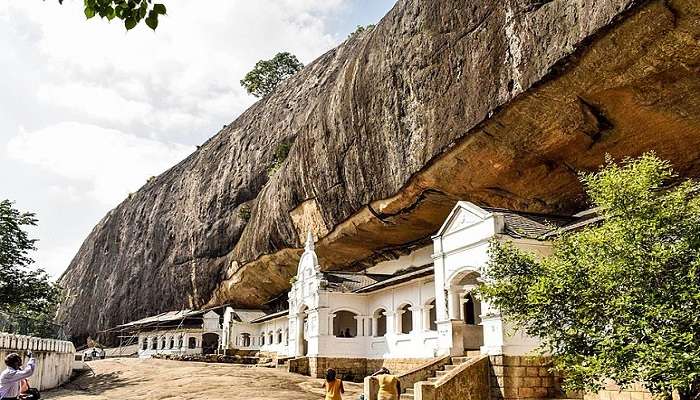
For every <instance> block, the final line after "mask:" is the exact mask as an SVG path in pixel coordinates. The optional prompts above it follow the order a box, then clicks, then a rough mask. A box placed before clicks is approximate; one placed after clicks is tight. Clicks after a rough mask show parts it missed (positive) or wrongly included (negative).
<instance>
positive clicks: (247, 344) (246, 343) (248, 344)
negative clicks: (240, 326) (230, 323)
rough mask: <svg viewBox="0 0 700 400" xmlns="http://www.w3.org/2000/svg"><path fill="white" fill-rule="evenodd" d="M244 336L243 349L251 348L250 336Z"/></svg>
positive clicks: (245, 334) (246, 334)
mask: <svg viewBox="0 0 700 400" xmlns="http://www.w3.org/2000/svg"><path fill="white" fill-rule="evenodd" d="M242 336H243V347H250V334H248V333H244V334H243V335H242Z"/></svg>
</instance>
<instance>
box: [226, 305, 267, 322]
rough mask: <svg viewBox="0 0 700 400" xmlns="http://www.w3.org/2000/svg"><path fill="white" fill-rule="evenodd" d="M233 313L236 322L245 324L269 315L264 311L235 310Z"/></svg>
mask: <svg viewBox="0 0 700 400" xmlns="http://www.w3.org/2000/svg"><path fill="white" fill-rule="evenodd" d="M233 313H234V314H235V316H236V320H237V321H238V322H244V323H249V322H252V321H254V320H256V319H258V318H262V317H264V316H266V315H268V313H266V312H265V311H263V310H242V309H238V308H234V309H233Z"/></svg>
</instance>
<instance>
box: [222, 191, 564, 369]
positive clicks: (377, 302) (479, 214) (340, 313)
mask: <svg viewBox="0 0 700 400" xmlns="http://www.w3.org/2000/svg"><path fill="white" fill-rule="evenodd" d="M570 222H572V218H569V217H560V216H550V215H542V214H532V213H524V212H515V211H509V210H499V209H489V208H481V207H478V206H476V205H474V204H471V203H468V202H459V203H458V204H457V205H456V206H455V207H454V209H453V210H452V212H451V213H450V214H449V216H448V217H447V219H446V221H445V222H444V224H443V225H442V227H441V228H440V229H439V230H438V231H437V232H436V234H435V235H434V236H433V237H432V245H430V244H428V245H425V246H424V247H419V248H417V249H415V250H413V251H412V252H411V253H410V254H408V255H406V256H403V257H400V258H399V259H398V260H393V261H385V262H381V263H378V264H376V265H375V266H373V267H372V268H369V269H367V270H365V271H363V272H360V273H348V272H329V271H324V270H323V266H322V265H321V264H320V263H319V260H318V258H317V256H316V253H315V249H314V242H313V239H312V237H311V234H309V236H308V238H307V241H306V246H305V250H304V253H303V255H302V256H301V259H300V261H299V266H298V271H297V275H296V279H295V281H294V283H293V285H292V288H291V290H290V291H289V293H288V296H287V299H288V307H284V306H283V305H284V304H283V302H278V303H277V305H276V307H274V309H273V310H238V309H234V308H231V307H228V308H226V311H225V313H224V324H223V325H224V327H223V334H222V338H223V340H222V349H226V350H232V349H237V350H259V351H263V352H272V353H276V354H277V355H278V356H279V357H284V356H287V357H301V356H308V357H310V358H333V359H340V358H351V359H368V360H371V359H421V358H432V357H437V356H441V355H463V354H464V353H465V351H469V350H471V351H476V350H478V351H480V352H481V354H488V355H522V354H527V353H528V352H530V351H531V350H532V349H533V348H534V347H536V346H537V344H538V342H537V339H535V338H531V337H528V336H526V335H524V334H522V333H520V332H512V331H511V329H510V327H509V326H508V325H507V324H505V323H504V322H503V321H502V319H501V316H500V314H499V312H498V310H496V309H492V308H491V307H489V305H488V304H486V303H481V302H479V301H478V299H476V298H475V297H474V296H473V295H472V291H473V290H474V289H475V288H476V287H477V285H478V284H479V279H480V277H481V275H482V273H483V270H484V268H485V267H486V265H487V262H488V248H489V244H490V242H491V241H492V240H498V241H510V242H512V243H513V244H514V245H515V246H517V247H519V248H522V249H526V250H528V251H532V252H534V253H536V254H540V255H546V254H548V253H549V252H550V248H551V244H550V242H548V241H547V240H544V237H545V235H546V234H548V233H551V232H553V231H555V230H556V229H558V228H559V227H561V226H563V225H565V224H567V223H570Z"/></svg>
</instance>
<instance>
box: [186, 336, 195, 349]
mask: <svg viewBox="0 0 700 400" xmlns="http://www.w3.org/2000/svg"><path fill="white" fill-rule="evenodd" d="M187 347H188V348H190V349H196V348H197V338H193V337H191V338H189V339H187Z"/></svg>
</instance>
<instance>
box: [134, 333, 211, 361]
mask: <svg viewBox="0 0 700 400" xmlns="http://www.w3.org/2000/svg"><path fill="white" fill-rule="evenodd" d="M202 334H203V332H202V330H201V329H199V330H192V329H187V330H162V331H152V332H142V333H140V334H139V337H138V345H139V347H138V349H139V352H138V355H139V358H150V357H152V356H154V355H156V354H202ZM163 338H165V346H163ZM180 338H182V343H181V345H180ZM190 338H193V339H194V341H195V342H194V344H195V347H194V348H190V347H189V343H190ZM171 340H174V346H173V347H172V348H171V347H170V343H171ZM154 341H155V342H156V348H155V349H153V342H154ZM144 343H145V344H146V349H145V350H144Z"/></svg>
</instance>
